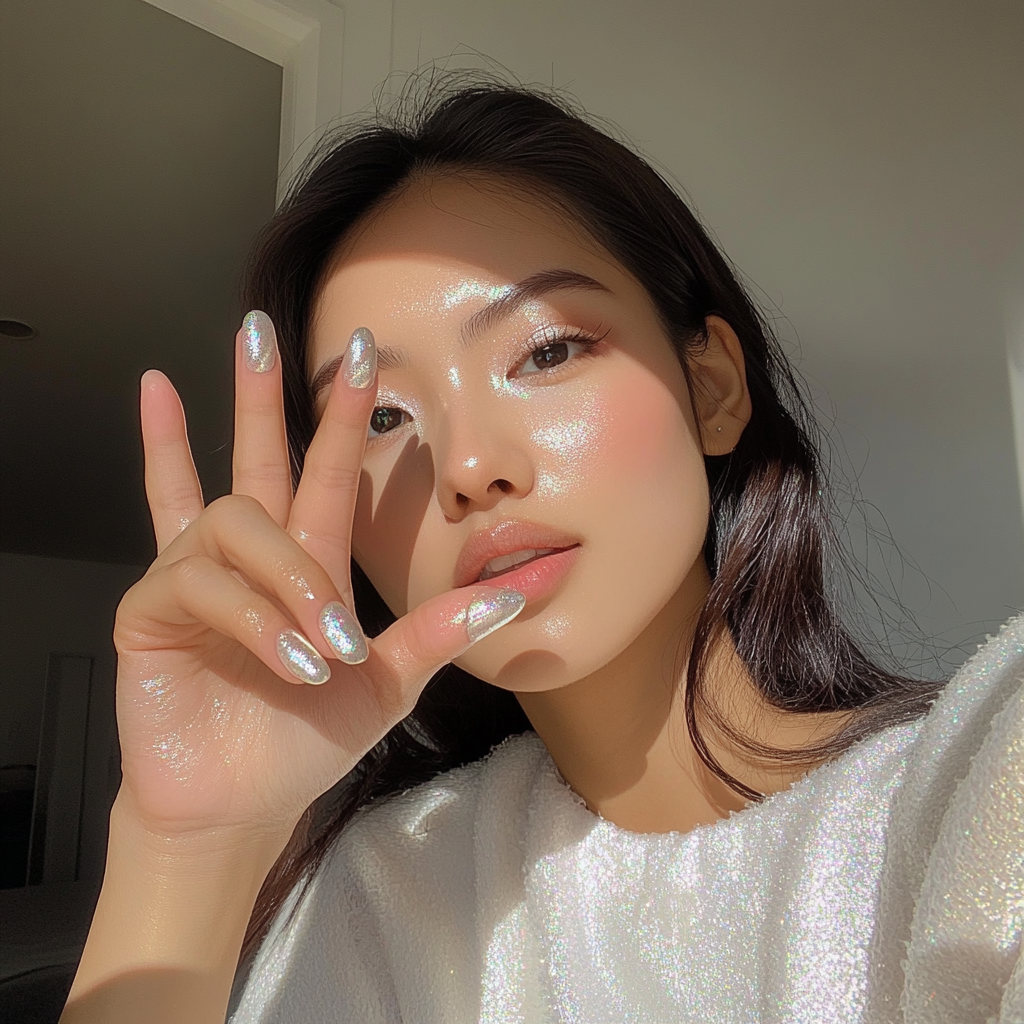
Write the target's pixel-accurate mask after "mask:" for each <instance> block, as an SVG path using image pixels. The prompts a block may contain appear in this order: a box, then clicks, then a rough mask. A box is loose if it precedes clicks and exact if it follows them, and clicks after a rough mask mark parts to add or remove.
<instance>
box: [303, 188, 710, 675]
mask: <svg viewBox="0 0 1024 1024" xmlns="http://www.w3.org/2000/svg"><path fill="white" fill-rule="evenodd" d="M363 326H365V327H368V328H370V330H371V331H372V332H373V334H374V337H375V338H376V341H377V347H378V353H379V366H380V375H379V381H380V384H379V391H378V397H377V406H378V408H377V410H376V411H375V413H374V416H373V418H372V420H371V424H370V430H369V436H368V440H367V444H366V453H365V457H364V460H363V470H362V477H361V480H360V487H359V498H358V502H357V509H356V514H355V520H354V523H353V530H352V551H353V555H354V557H355V559H356V561H357V562H358V563H359V565H360V566H361V567H362V568H363V570H364V571H365V572H366V574H367V576H368V577H369V579H370V580H371V581H372V583H373V584H374V586H375V587H376V588H377V590H378V591H379V592H380V594H381V596H382V597H383V598H384V600H385V601H386V602H387V603H388V605H389V606H390V608H391V609H392V611H394V613H395V614H396V615H402V614H403V613H404V612H406V611H407V610H408V609H410V608H413V607H415V606H416V605H418V604H419V603H420V602H421V601H423V600H425V599H426V598H429V597H431V596H433V595H436V594H440V593H442V592H444V591H447V590H450V589H452V588H453V587H457V586H460V585H465V584H467V583H474V582H477V580H478V578H479V576H480V574H481V569H484V575H485V576H488V574H489V573H492V572H493V573H497V575H493V576H489V583H490V585H493V586H501V585H508V586H516V587H518V588H519V589H522V590H523V592H524V593H526V595H527V598H528V601H527V605H526V608H525V609H524V610H523V612H522V613H521V614H520V615H519V617H518V618H517V619H516V620H515V621H514V622H512V623H511V624H510V625H508V626H506V627H504V628H503V629H501V630H498V631H497V632H496V633H494V634H493V635H491V636H489V637H487V638H486V639H485V640H483V641H481V642H480V643H479V644H477V645H476V646H474V647H473V648H471V649H470V651H468V652H467V653H466V654H465V655H464V656H463V657H461V658H460V659H459V660H458V662H457V664H458V665H459V666H460V667H462V668H464V669H466V670H467V671H469V672H471V673H472V674H473V675H475V676H478V677H479V678H481V679H484V680H487V681H489V682H493V683H496V684H497V685H500V686H503V687H505V688H507V689H511V690H519V691H526V690H532V691H537V690H545V689H551V688H554V687H558V686H563V685H565V684H567V683H570V682H574V681H576V680H578V679H581V678H583V677H584V676H587V675H589V674H590V673H592V672H594V671H596V670H597V669H599V668H601V667H602V666H604V665H606V664H608V662H610V661H611V660H612V659H613V658H615V657H616V656H618V655H620V654H622V652H623V651H625V650H626V648H627V647H628V646H629V645H630V644H631V643H633V642H634V641H635V640H636V639H637V638H638V637H639V636H640V634H641V633H642V632H643V631H644V630H645V628H646V627H647V626H648V625H649V624H651V623H652V621H653V620H654V618H655V616H657V615H658V613H659V612H661V611H662V609H664V608H665V606H666V605H667V604H668V603H669V602H671V601H672V600H673V598H676V597H677V596H678V595H679V594H680V593H681V592H687V593H690V594H692V596H693V597H694V598H699V597H700V596H702V595H703V593H704V591H705V590H706V587H707V573H706V570H705V568H704V563H703V558H702V556H701V551H702V547H703V544H704V538H705V532H706V527H707V520H708V510H709V499H708V485H707V477H706V474H705V470H704V461H703V454H702V448H701V443H700V439H699V436H698V431H697V426H696V422H695V416H694V412H693V408H692V406H691V402H690V399H689V395H688V391H687V385H686V380H685V377H684V374H683V371H682V368H681V367H680V364H679V361H678V359H677V358H676V356H675V354H674V353H673V351H672V349H671V348H670V346H669V343H668V341H667V339H666V337H665V334H664V331H663V329H662V328H661V326H660V324H659V322H658V318H657V315H656V313H655V309H654V307H653V305H652V303H651V300H650V299H649V298H648V296H647V294H646V292H645V291H644V289H643V287H642V286H641V285H640V284H639V283H638V282H637V281H636V280H634V279H633V278H632V277H631V276H630V275H629V274H628V273H627V272H626V271H625V270H624V269H623V268H622V267H621V266H620V265H619V264H618V263H616V261H615V260H614V259H613V258H612V257H611V256H610V255H609V254H608V253H607V252H605V251H604V250H603V249H602V248H601V247H600V246H599V245H598V244H597V243H596V242H594V241H593V240H592V239H591V238H590V237H589V236H588V235H586V234H585V233H584V232H583V231H582V230H581V229H579V228H578V227H576V226H574V225H573V224H572V223H571V222H569V221H568V220H567V218H566V217H565V216H564V215H562V214H560V213H558V212H556V211H555V210H554V209H553V208H551V207H549V206H548V205H547V204H545V203H544V202H542V201H540V200H538V199H537V198H534V197H531V196H530V195H529V194H528V193H526V192H521V191H517V190H514V189H512V188H510V187H509V186H508V185H505V184H502V183H500V182H497V181H494V180H488V179H483V178H481V179H475V180H471V179H467V178H466V177H456V176H451V177H441V178H435V179H433V180H430V181H421V182H417V183H415V184H413V185H411V186H410V187H409V188H408V189H407V190H406V191H404V192H403V193H402V194H401V196H400V197H399V198H397V199H396V200H395V201H394V202H391V203H390V204H388V205H387V206H386V207H384V208H382V209H381V210H379V211H378V212H376V213H374V214H372V215H371V216H370V217H369V218H368V219H367V220H366V221H364V222H363V223H362V224H361V225H360V226H359V228H358V229H357V230H356V231H354V232H353V234H352V235H351V237H350V238H348V239H347V240H346V242H345V243H344V245H343V247H342V250H341V251H340V253H339V256H338V258H337V260H336V261H335V263H334V264H333V265H332V271H331V273H330V275H329V277H328V279H327V281H326V283H325V286H324V289H323V291H322V295H321V298H320V302H319V306H318V310H317V318H316V322H315V329H314V334H313V341H312V349H311V356H310V366H309V370H310V373H311V374H312V375H316V373H317V372H318V371H320V370H322V369H323V368H324V367H325V365H326V364H329V363H330V362H331V361H332V360H335V359H337V358H339V357H340V356H341V355H342V354H343V353H344V351H345V348H346V345H347V343H348V339H349V337H350V335H351V334H352V332H353V331H354V330H355V329H356V328H357V327H363ZM535 349H536V351H533V350H535ZM322 376H326V375H322ZM325 399H326V391H324V392H323V393H321V394H320V395H319V397H318V404H317V409H318V412H319V411H320V410H321V409H322V408H323V404H324V401H325ZM550 549H555V551H554V552H552V553H551V554H547V555H545V554H543V552H546V551H549V550H550ZM495 552H498V555H497V556H495V554H494V553H495ZM517 552H518V554H517ZM537 552H540V553H541V557H539V558H536V559H535V560H534V561H533V562H531V563H530V564H528V565H525V566H524V567H522V568H520V569H517V570H513V571H512V572H505V573H502V572H501V570H502V569H504V568H506V564H507V563H509V562H511V561H512V560H513V559H522V558H526V557H529V556H530V555H531V554H536V553H537ZM506 555H507V556H508V557H504V556H506ZM495 557H498V558H499V559H501V558H503V559H504V560H503V561H498V562H495V561H493V559H494V558H495ZM485 562H487V563H489V565H487V566H486V567H485V566H484V563H485ZM467 574H469V577H470V578H467ZM690 603H691V604H692V601H691V602H690Z"/></svg>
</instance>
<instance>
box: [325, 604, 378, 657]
mask: <svg viewBox="0 0 1024 1024" xmlns="http://www.w3.org/2000/svg"><path fill="white" fill-rule="evenodd" d="M320 632H321V633H323V635H324V639H325V640H326V641H327V642H328V643H329V644H330V645H331V650H333V651H334V652H335V653H336V654H337V655H338V658H339V659H340V660H341V661H343V662H345V664H346V665H359V664H361V663H362V662H364V661H366V659H367V657H369V651H367V649H366V638H365V637H364V636H363V631H362V629H360V627H359V623H358V622H357V621H356V617H355V616H354V615H353V614H352V613H351V612H350V611H349V610H348V609H347V608H346V607H345V606H344V605H343V604H341V602H340V601H331V602H330V604H326V605H324V609H323V611H322V612H320Z"/></svg>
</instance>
